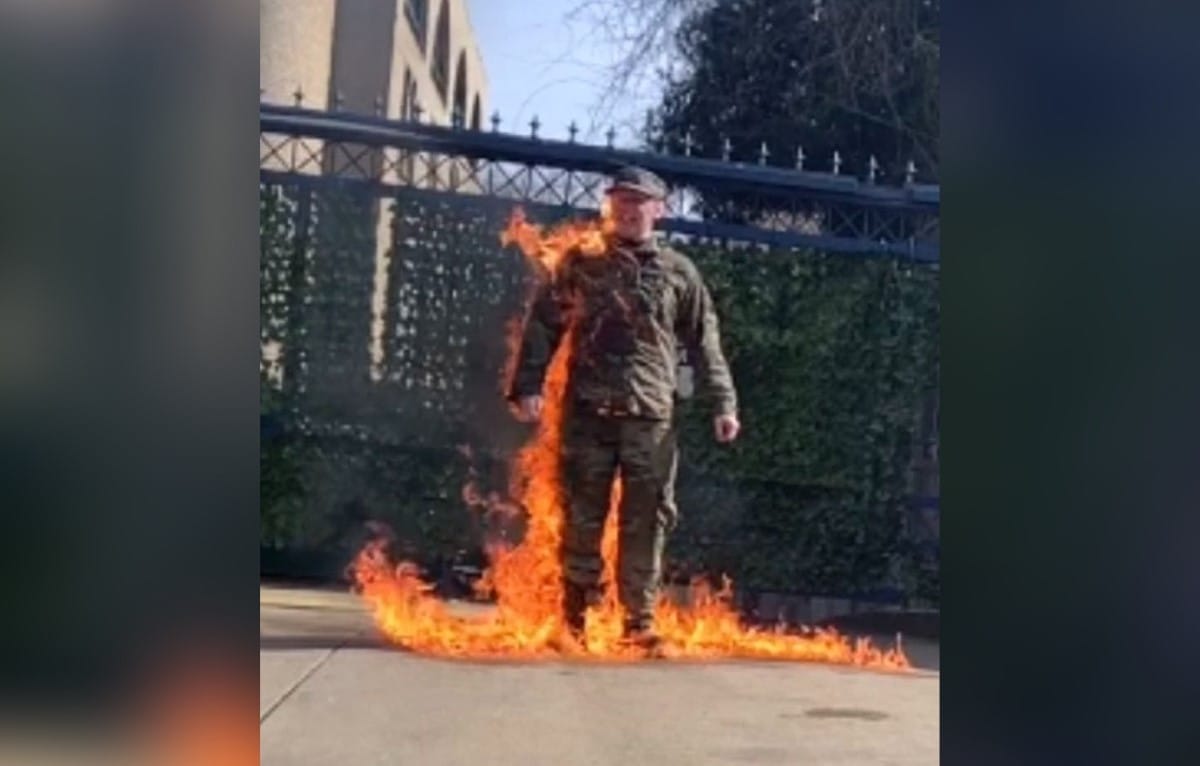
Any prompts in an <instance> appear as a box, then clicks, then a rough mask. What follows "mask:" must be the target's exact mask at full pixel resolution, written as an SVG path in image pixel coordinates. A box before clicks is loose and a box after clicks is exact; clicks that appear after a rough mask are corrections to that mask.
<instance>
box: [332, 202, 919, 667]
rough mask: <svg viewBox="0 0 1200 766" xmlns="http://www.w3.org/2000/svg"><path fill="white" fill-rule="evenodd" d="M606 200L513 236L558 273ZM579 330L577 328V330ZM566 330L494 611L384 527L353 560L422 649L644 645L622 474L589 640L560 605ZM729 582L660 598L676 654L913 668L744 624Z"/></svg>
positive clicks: (529, 452) (590, 235)
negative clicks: (469, 612) (629, 594)
mask: <svg viewBox="0 0 1200 766" xmlns="http://www.w3.org/2000/svg"><path fill="white" fill-rule="evenodd" d="M610 226H611V217H610V215H609V213H608V210H607V208H603V209H602V210H601V216H600V218H599V219H594V220H588V221H576V222H569V223H565V224H561V225H559V226H556V227H554V228H552V229H550V230H549V231H545V230H543V228H542V227H541V226H538V225H536V224H533V223H531V222H529V221H528V220H527V219H526V217H525V215H524V214H523V212H522V211H521V210H519V209H518V210H516V211H514V213H513V216H512V218H511V219H510V221H509V224H508V226H507V228H506V229H505V230H504V232H503V233H502V234H501V242H502V243H503V244H504V245H505V246H508V245H514V244H515V245H517V246H518V247H519V248H520V250H521V252H523V253H524V254H525V255H526V257H527V258H529V260H530V261H531V262H532V263H533V264H534V265H535V266H536V267H538V269H539V271H540V272H541V274H542V276H543V277H552V276H553V275H554V273H555V272H556V270H557V269H558V268H559V267H560V266H561V265H562V263H563V258H564V256H565V255H566V253H568V252H570V251H571V250H577V251H579V252H581V253H583V255H584V256H591V257H602V256H603V254H604V251H605V245H604V243H605V235H606V234H607V233H608V232H609V231H610ZM508 329H509V337H508V342H509V351H510V360H509V365H508V370H507V373H511V369H512V361H513V360H512V357H513V356H514V354H515V351H516V349H517V347H518V341H519V333H520V331H521V329H522V327H521V323H519V322H513V323H510V324H509V328H508ZM570 332H571V330H570V329H568V333H570ZM571 346H572V344H571V343H570V338H569V337H568V338H567V339H566V340H565V341H564V342H563V343H562V344H561V345H560V348H559V350H558V352H557V353H556V355H555V356H554V358H553V359H552V361H551V363H550V367H549V369H548V371H547V376H546V384H545V390H544V394H545V405H544V410H543V414H542V418H541V421H540V423H539V425H538V428H537V432H536V435H535V436H534V438H533V439H532V440H531V442H530V443H529V444H528V445H526V446H525V447H524V449H522V450H521V451H520V452H519V453H518V455H517V457H516V459H515V461H514V465H513V466H512V475H511V486H510V488H509V489H510V493H511V495H512V497H513V498H515V499H517V501H519V505H520V507H522V508H523V510H524V512H525V514H526V515H527V523H526V531H525V534H524V536H523V538H522V540H521V541H520V543H519V544H517V545H515V546H510V545H506V544H499V543H497V544H492V545H490V546H489V548H488V550H487V555H488V561H489V567H488V569H487V571H486V572H485V573H484V575H483V577H482V579H481V580H480V582H479V583H478V585H477V590H478V592H479V593H480V594H486V595H489V596H492V597H494V599H495V602H496V607H495V609H493V610H490V611H489V612H488V613H487V614H485V615H483V616H477V617H464V616H461V615H457V614H454V613H452V612H451V611H450V609H449V608H448V607H447V605H446V604H445V603H443V602H442V601H440V600H438V599H437V598H436V597H435V596H434V595H433V593H432V587H431V586H430V585H429V584H427V583H426V582H424V581H422V579H421V578H420V576H419V574H418V572H417V569H416V567H415V566H413V565H412V564H409V563H401V564H400V565H398V566H394V565H393V564H392V563H391V562H390V560H389V558H388V555H387V551H386V545H387V541H386V540H383V539H377V540H374V541H372V542H370V543H368V544H367V546H366V547H365V548H364V549H363V550H362V551H361V552H360V553H359V555H358V556H357V558H356V560H355V562H354V564H353V566H352V572H353V575H354V579H355V585H356V589H357V590H358V592H359V593H360V594H361V595H362V597H363V598H364V599H365V600H366V602H367V603H368V605H369V606H370V607H371V610H372V612H373V614H374V618H375V622H376V624H377V625H378V627H379V628H380V630H381V631H382V632H383V634H384V635H385V636H386V637H387V638H388V639H390V640H391V641H393V642H395V643H396V644H399V645H401V646H403V647H406V648H408V649H411V650H413V651H417V652H423V653H428V654H434V655H440V656H451V657H470V658H494V659H500V658H520V659H533V658H550V657H561V656H564V655H569V656H574V657H579V658H589V659H601V660H632V659H637V658H639V657H641V656H643V654H642V651H641V650H639V649H638V648H636V647H634V646H630V645H629V644H627V643H624V642H622V640H621V624H622V617H623V615H622V613H621V607H620V605H619V602H618V599H617V593H616V578H615V569H616V558H617V556H616V553H617V507H618V506H619V500H620V492H621V487H620V482H619V481H618V482H617V483H616V486H615V487H614V491H613V497H612V501H611V507H610V513H609V516H608V520H607V522H606V524H605V529H604V536H603V543H602V554H603V559H604V583H605V588H604V597H603V599H602V600H601V602H600V603H599V604H598V605H597V606H595V607H592V608H590V609H589V611H588V614H587V629H586V632H585V640H584V644H585V645H583V646H580V645H578V644H576V643H574V642H572V641H570V640H567V639H566V634H565V629H564V625H563V621H562V615H561V602H562V581H561V577H562V566H561V562H560V559H559V545H560V541H561V535H562V524H563V515H564V514H563V508H564V498H563V495H562V490H561V487H560V485H559V481H558V477H559V454H560V452H559V444H560V428H561V424H562V415H563V401H564V393H565V390H566V381H567V369H568V362H569V360H568V354H569V349H570V347H571ZM464 498H465V499H466V500H467V501H468V503H469V504H483V505H488V506H491V507H496V506H497V505H501V504H505V505H506V507H505V510H506V511H507V512H512V508H514V507H516V506H515V505H514V504H512V503H507V504H506V503H505V501H503V500H502V499H499V498H496V497H495V496H494V495H493V496H490V497H489V498H482V497H480V496H479V494H478V493H477V492H475V491H474V490H473V488H471V487H468V488H467V489H466V490H465V493H464ZM730 595H731V584H730V583H729V581H728V580H726V581H725V584H724V587H723V588H722V589H721V590H719V591H715V592H714V591H713V590H712V589H711V588H710V587H708V586H707V585H705V584H704V583H702V582H696V583H694V584H693V585H692V587H691V589H690V592H689V594H688V597H687V598H686V599H684V603H680V604H675V603H671V602H670V601H668V600H667V599H666V598H664V597H660V599H659V602H658V604H657V605H656V609H655V618H654V621H655V629H656V631H657V632H658V633H659V635H660V636H661V637H662V638H663V639H664V647H665V654H666V656H668V657H682V658H717V657H744V658H764V659H785V660H808V661H820V662H831V663H838V664H853V665H859V666H864V667H871V668H877V669H885V670H905V669H907V668H908V667H909V663H908V660H907V658H906V657H905V656H904V654H903V652H902V651H901V650H900V649H899V648H898V647H897V648H895V649H890V650H886V651H884V650H880V649H877V648H875V647H873V646H871V644H870V643H869V642H867V641H865V640H858V641H853V642H852V641H851V640H849V639H848V638H846V637H844V636H841V635H839V634H838V633H836V632H834V631H832V630H817V631H805V632H804V633H803V634H796V633H787V632H785V631H784V629H783V628H782V627H781V628H777V629H773V630H765V629H758V628H752V627H746V626H744V625H742V624H741V622H740V620H739V619H738V615H737V613H736V611H735V610H734V609H733V607H732V606H731V605H730Z"/></svg>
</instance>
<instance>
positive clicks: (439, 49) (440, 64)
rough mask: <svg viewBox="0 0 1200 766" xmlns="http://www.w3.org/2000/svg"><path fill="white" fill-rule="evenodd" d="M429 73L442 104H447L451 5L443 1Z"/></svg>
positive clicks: (439, 11) (439, 12)
mask: <svg viewBox="0 0 1200 766" xmlns="http://www.w3.org/2000/svg"><path fill="white" fill-rule="evenodd" d="M429 73H430V75H432V77H433V84H434V86H435V87H436V88H437V92H438V95H439V96H441V97H442V103H443V104H444V103H446V96H447V90H448V86H449V85H450V4H449V3H448V2H446V0H442V7H441V9H440V10H438V20H437V29H436V31H435V32H434V40H433V60H432V61H431V62H430V65H429Z"/></svg>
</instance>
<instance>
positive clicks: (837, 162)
mask: <svg viewBox="0 0 1200 766" xmlns="http://www.w3.org/2000/svg"><path fill="white" fill-rule="evenodd" d="M841 172H842V155H841V153H840V152H839V151H838V150H837V149H834V150H833V174H834V175H835V176H836V175H837V174H838V173H841Z"/></svg>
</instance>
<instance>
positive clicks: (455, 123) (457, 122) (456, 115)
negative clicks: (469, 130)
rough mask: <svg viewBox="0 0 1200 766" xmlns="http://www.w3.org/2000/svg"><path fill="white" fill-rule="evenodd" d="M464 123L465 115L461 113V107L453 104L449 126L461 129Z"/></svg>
mask: <svg viewBox="0 0 1200 766" xmlns="http://www.w3.org/2000/svg"><path fill="white" fill-rule="evenodd" d="M464 125H466V115H465V114H463V110H462V109H459V108H458V107H457V106H455V107H454V111H452V112H451V113H450V127H452V128H454V129H455V130H462V129H463V126H464Z"/></svg>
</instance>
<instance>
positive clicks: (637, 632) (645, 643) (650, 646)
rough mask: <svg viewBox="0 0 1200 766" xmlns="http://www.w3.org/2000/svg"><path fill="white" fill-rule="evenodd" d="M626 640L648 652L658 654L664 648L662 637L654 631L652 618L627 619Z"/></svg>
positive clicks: (650, 654)
mask: <svg viewBox="0 0 1200 766" xmlns="http://www.w3.org/2000/svg"><path fill="white" fill-rule="evenodd" d="M624 628H625V629H624V635H623V638H624V641H625V643H627V644H630V645H632V646H634V647H636V648H638V649H640V650H642V651H644V652H646V654H648V655H649V656H651V657H655V656H658V655H659V653H660V651H661V650H662V648H663V643H662V638H661V637H660V636H659V635H658V633H656V632H655V631H654V624H653V621H652V620H650V619H631V620H626V621H625V626H624Z"/></svg>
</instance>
